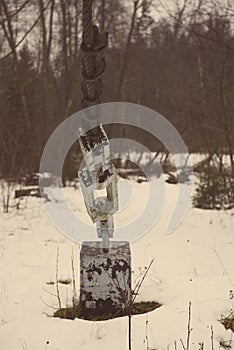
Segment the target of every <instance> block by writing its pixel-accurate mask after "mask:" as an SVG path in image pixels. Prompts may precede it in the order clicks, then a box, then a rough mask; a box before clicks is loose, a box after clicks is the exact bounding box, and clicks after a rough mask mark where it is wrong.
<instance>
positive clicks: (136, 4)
mask: <svg viewBox="0 0 234 350" xmlns="http://www.w3.org/2000/svg"><path fill="white" fill-rule="evenodd" d="M139 3H140V0H134V7H133V13H132V19H131V25H130V30H129V33H128V38H127V43H126V47H125V51H124V55H123V61H122V66H121V70H120V77H119V83H118V87H117V92H116V101H120V100H121V90H122V86H123V81H124V76H125V72H126V69H127V64H128V54H129V48H130V44H131V39H132V34H133V30H134V27H135V20H136V15H137V10H138V8H139V7H140V6H139Z"/></svg>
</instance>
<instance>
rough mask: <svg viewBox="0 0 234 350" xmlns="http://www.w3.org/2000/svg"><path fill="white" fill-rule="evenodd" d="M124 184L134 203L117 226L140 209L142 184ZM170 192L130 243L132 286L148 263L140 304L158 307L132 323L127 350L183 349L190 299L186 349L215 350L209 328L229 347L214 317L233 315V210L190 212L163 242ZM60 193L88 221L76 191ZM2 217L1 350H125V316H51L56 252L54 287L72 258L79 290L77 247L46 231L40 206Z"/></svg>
mask: <svg viewBox="0 0 234 350" xmlns="http://www.w3.org/2000/svg"><path fill="white" fill-rule="evenodd" d="M130 184H131V186H130V187H131V190H129V188H130V187H129V182H128V181H126V180H121V181H120V194H121V193H122V194H123V193H125V194H126V193H128V195H129V194H130V195H131V196H130V197H131V198H130V203H129V205H127V203H124V200H123V203H122V208H123V209H122V211H121V212H120V214H118V215H117V218H116V220H117V225H118V224H119V223H120V224H121V225H122V224H124V223H125V222H128V221H129V219H130V218H131V220H132V219H134V215H136V213H139V212H140V211H141V207H142V206H144V204H145V200H146V199H143V197H144V193H145V192H146V189H147V184H146V183H141V184H138V183H135V182H131V183H130ZM177 190H178V187H177V186H176V185H168V184H166V191H167V197H166V203H165V209H164V211H163V213H162V215H161V217H160V219H159V220H158V222H157V224H156V225H155V226H154V227H153V228H152V229H151V230H150V231H149V232H148V233H147V234H146V235H144V236H143V237H141V238H140V239H138V240H136V241H135V242H133V243H132V244H131V249H132V258H133V270H134V278H135V279H136V278H137V276H138V275H139V274H140V273H141V271H142V270H144V268H145V266H147V265H148V264H149V262H150V261H151V259H152V258H155V261H154V264H153V266H152V268H151V270H150V272H149V274H148V275H147V278H146V280H145V281H144V283H143V286H142V288H141V292H140V295H139V296H138V301H140V300H146V301H151V300H155V301H158V302H160V303H162V304H163V305H162V306H161V307H160V308H158V309H156V310H154V311H153V312H150V313H148V314H147V315H146V314H144V315H138V316H134V317H133V331H132V349H133V350H149V349H150V350H151V349H157V350H162V349H175V341H176V347H177V349H178V350H179V349H181V350H183V348H182V345H181V341H180V338H182V340H183V342H184V343H185V344H186V337H187V325H188V305H189V302H190V301H191V305H192V310H191V327H192V331H191V344H190V349H191V350H192V349H197V350H198V349H199V348H200V345H199V343H202V342H204V343H205V345H204V349H212V341H211V326H213V333H214V349H220V341H221V342H222V341H226V342H225V344H226V345H230V346H232V348H233V349H234V337H233V340H232V332H231V331H230V330H229V331H226V330H225V328H224V327H223V326H222V325H221V324H220V322H219V321H218V320H219V319H220V317H221V314H224V315H227V314H228V313H229V312H230V310H231V309H232V310H233V309H234V299H232V298H231V297H232V293H231V292H230V291H231V290H234V269H233V266H234V264H233V260H234V259H233V256H234V231H233V226H234V211H226V212H225V211H209V210H206V211H204V210H199V209H194V208H189V210H188V213H187V215H186V217H185V218H184V220H183V222H182V223H181V224H180V225H179V227H178V228H177V229H176V230H175V232H174V233H173V234H171V235H166V234H165V233H164V232H165V226H166V224H167V221H168V215H169V214H170V213H171V211H172V207H173V204H174V199H175V197H176V194H177ZM65 194H66V197H67V199H68V201H69V205H70V206H71V208H72V209H73V210H74V211H75V212H76V214H77V215H79V216H80V217H81V218H82V219H83V220H84V221H87V222H88V218H87V214H86V213H85V209H84V205H83V200H82V197H81V194H80V192H79V191H78V190H75V189H73V188H66V189H65ZM133 199H134V200H133ZM0 202H1V201H0ZM12 204H14V201H13V202H12ZM0 210H1V211H0V349H1V350H78V349H82V350H91V349H97V350H98V349H102V350H104V349H113V350H120V349H121V350H122V349H123V350H124V349H127V330H128V324H127V323H128V320H127V318H126V317H124V318H118V319H113V320H109V321H102V322H90V321H84V320H80V319H75V320H74V321H73V320H64V319H63V320H62V319H58V318H53V317H50V315H52V314H53V312H54V310H55V309H56V308H58V303H57V298H56V289H55V285H54V284H48V283H49V282H54V281H55V279H56V256H57V250H58V247H59V264H58V275H59V278H60V279H69V278H72V269H71V255H72V250H73V253H74V259H75V274H76V288H77V290H78V287H79V245H78V244H75V243H74V242H72V241H71V240H69V239H68V238H66V237H65V236H63V235H62V234H61V233H60V232H58V231H57V229H56V228H55V227H54V226H53V224H52V223H51V221H50V219H49V218H48V216H47V214H46V212H45V208H44V206H43V199H39V198H33V197H30V198H24V199H23V200H22V201H21V203H20V209H19V210H17V209H16V208H15V207H12V208H11V209H10V213H8V214H3V213H2V208H0ZM134 278H133V279H134ZM59 286H60V293H61V298H62V301H63V305H69V304H71V300H72V285H71V284H68V285H64V284H59ZM54 294H55V295H54ZM146 321H148V324H147V326H146ZM146 337H147V338H148V340H147V341H146Z"/></svg>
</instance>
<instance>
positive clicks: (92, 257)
mask: <svg viewBox="0 0 234 350" xmlns="http://www.w3.org/2000/svg"><path fill="white" fill-rule="evenodd" d="M130 293H131V251H130V245H129V243H128V242H113V241H112V242H110V248H109V251H108V252H103V249H102V244H101V242H83V244H82V247H81V252H80V317H82V318H84V319H85V318H90V317H92V316H94V317H95V316H101V315H106V314H112V315H113V314H115V313H116V312H117V311H119V310H121V309H122V310H124V309H125V307H126V304H127V302H128V300H129V298H130Z"/></svg>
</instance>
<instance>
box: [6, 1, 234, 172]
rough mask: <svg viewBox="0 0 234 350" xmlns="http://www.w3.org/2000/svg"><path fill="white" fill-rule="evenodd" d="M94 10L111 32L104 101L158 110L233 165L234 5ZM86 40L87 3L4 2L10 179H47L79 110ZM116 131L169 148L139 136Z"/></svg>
mask: <svg viewBox="0 0 234 350" xmlns="http://www.w3.org/2000/svg"><path fill="white" fill-rule="evenodd" d="M164 3H165V4H164ZM159 4H160V6H159ZM169 4H171V5H169ZM94 8H95V9H94V20H95V22H97V23H99V24H100V26H101V29H104V30H105V31H107V32H109V47H108V49H107V50H106V54H105V55H106V62H107V67H106V71H105V74H104V76H103V82H104V91H103V96H102V101H103V102H110V101H127V102H132V103H137V104H141V105H144V106H147V107H150V108H152V109H154V110H156V111H158V112H160V113H161V114H162V115H163V116H165V117H166V118H167V119H168V120H169V121H170V122H171V123H172V124H173V125H174V126H175V127H176V128H177V130H178V131H179V132H180V134H181V136H182V137H183V139H184V140H185V143H186V145H187V146H188V148H189V150H190V151H191V152H206V153H209V154H210V155H212V154H217V155H220V154H224V153H226V154H228V155H229V157H230V162H231V164H232V166H233V149H234V148H233V147H234V131H233V124H234V117H233V113H234V30H233V20H234V4H233V2H228V1H215V0H208V1H205V0H204V1H203V0H198V1H197V0H194V1H189V0H187V1H186V0H184V1H179V0H178V1H176V2H167V1H164V2H163V1H156V0H155V1H154V0H134V1H132V0H128V1H123V0H115V1H112V0H95V1H94ZM81 33H82V1H81V0H68V1H65V0H48V1H46V0H31V1H29V0H10V1H7V0H0V174H1V175H2V176H4V177H13V178H15V177H17V176H19V175H20V174H23V173H25V172H33V171H38V168H39V162H40V158H41V154H42V151H43V148H44V146H45V143H46V141H47V139H48V137H49V135H50V134H51V133H52V131H53V130H54V129H55V128H56V126H58V125H59V124H60V123H61V122H62V121H63V120H64V119H65V118H66V117H68V116H69V115H71V114H72V113H74V112H76V111H78V110H79V108H80V101H81V99H82V96H81V88H80V86H81V75H80V59H81V50H80V44H81V37H82V35H81ZM107 129H108V135H109V137H115V136H124V137H128V138H132V139H136V140H137V141H139V142H142V143H145V144H146V146H147V147H149V148H150V149H151V150H152V151H158V150H160V149H162V147H163V146H162V145H160V144H159V143H157V142H155V140H154V139H153V138H151V137H149V135H146V134H145V133H141V132H139V130H136V129H135V128H128V129H127V130H126V128H125V130H124V128H119V127H118V126H114V125H112V126H111V127H109V128H107ZM146 140H147V141H146ZM77 147H78V146H77ZM75 150H77V148H75ZM70 156H71V158H72V154H71V155H70ZM233 168H234V166H233Z"/></svg>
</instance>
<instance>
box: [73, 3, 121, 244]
mask: <svg viewBox="0 0 234 350" xmlns="http://www.w3.org/2000/svg"><path fill="white" fill-rule="evenodd" d="M107 41H108V35H107V33H100V32H99V30H98V27H97V26H94V25H93V24H92V0H83V41H82V44H81V49H82V52H83V57H82V59H81V67H82V78H83V80H82V87H81V88H82V93H83V100H82V103H81V108H82V109H85V110H84V111H83V112H84V113H83V119H82V123H83V125H84V126H85V127H86V129H89V130H88V131H87V132H84V130H83V128H80V129H79V143H80V148H81V151H82V154H83V157H84V161H85V167H84V168H83V169H81V170H80V171H79V173H78V176H79V179H80V184H81V189H82V193H83V197H84V201H85V205H86V208H87V211H88V214H89V216H90V217H91V219H92V221H93V222H94V223H96V229H97V235H98V237H99V238H102V247H103V249H104V250H108V249H109V238H112V237H113V231H114V222H113V214H114V213H115V212H116V211H117V210H118V188H117V172H116V169H115V167H114V165H113V163H112V162H111V156H110V143H109V140H108V137H107V135H106V133H105V130H104V128H103V126H102V124H101V122H100V110H99V108H98V106H97V108H95V109H92V110H90V109H89V108H88V107H91V106H94V105H97V104H99V103H100V102H101V94H102V90H103V88H102V80H101V75H102V74H103V72H104V70H105V66H106V64H105V58H104V56H103V55H102V53H103V50H104V49H105V47H106V46H107ZM97 121H99V126H96V125H97ZM94 125H95V126H94ZM100 190H105V195H104V196H98V195H97V194H98V191H100Z"/></svg>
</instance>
